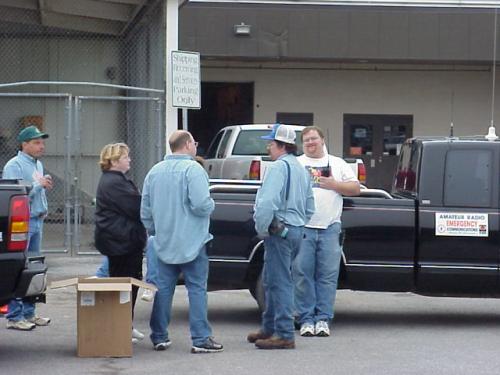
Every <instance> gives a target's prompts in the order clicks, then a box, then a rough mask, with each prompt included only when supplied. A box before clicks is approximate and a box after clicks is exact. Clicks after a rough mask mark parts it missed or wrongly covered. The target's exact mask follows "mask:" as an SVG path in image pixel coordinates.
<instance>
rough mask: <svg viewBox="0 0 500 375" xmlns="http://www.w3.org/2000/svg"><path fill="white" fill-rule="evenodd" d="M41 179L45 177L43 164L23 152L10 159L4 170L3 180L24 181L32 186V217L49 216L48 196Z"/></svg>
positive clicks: (30, 195)
mask: <svg viewBox="0 0 500 375" xmlns="http://www.w3.org/2000/svg"><path fill="white" fill-rule="evenodd" d="M40 177H43V165H42V162H41V161H40V160H37V159H35V158H33V157H31V156H29V155H28V154H26V153H24V152H22V151H19V152H18V153H17V156H15V157H13V158H12V159H10V160H9V161H8V162H7V164H5V166H4V168H3V174H2V178H6V179H18V180H24V181H26V182H28V183H30V184H31V191H30V194H29V197H30V216H31V217H40V216H43V215H46V214H47V196H46V195H45V188H44V187H43V186H42V185H40V183H39V178H40Z"/></svg>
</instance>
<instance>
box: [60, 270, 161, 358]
mask: <svg viewBox="0 0 500 375" xmlns="http://www.w3.org/2000/svg"><path fill="white" fill-rule="evenodd" d="M132 285H135V286H138V287H141V288H145V289H150V290H153V291H156V290H157V289H156V287H155V286H154V285H152V284H148V283H145V282H142V281H140V280H137V279H134V278H132V277H107V278H84V277H78V278H73V279H67V280H61V281H54V282H53V283H52V284H51V286H50V287H51V288H52V289H56V288H63V287H68V286H75V287H76V290H77V355H78V357H131V356H132V307H131V306H132V294H131V291H132Z"/></svg>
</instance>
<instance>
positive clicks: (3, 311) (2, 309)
mask: <svg viewBox="0 0 500 375" xmlns="http://www.w3.org/2000/svg"><path fill="white" fill-rule="evenodd" d="M8 312H9V306H8V305H3V306H0V314H1V315H7V313H8Z"/></svg>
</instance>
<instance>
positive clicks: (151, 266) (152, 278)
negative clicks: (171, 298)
mask: <svg viewBox="0 0 500 375" xmlns="http://www.w3.org/2000/svg"><path fill="white" fill-rule="evenodd" d="M153 238H154V237H153V236H149V238H148V243H147V245H146V267H147V269H146V282H147V283H150V284H153V285H156V273H157V272H158V271H157V269H158V257H157V256H156V253H155V249H154V245H153Z"/></svg>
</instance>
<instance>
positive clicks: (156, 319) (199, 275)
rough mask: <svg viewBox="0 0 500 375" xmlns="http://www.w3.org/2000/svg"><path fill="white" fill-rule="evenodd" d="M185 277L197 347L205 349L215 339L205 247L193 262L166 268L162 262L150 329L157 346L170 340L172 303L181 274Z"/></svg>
mask: <svg viewBox="0 0 500 375" xmlns="http://www.w3.org/2000/svg"><path fill="white" fill-rule="evenodd" d="M181 272H182V273H183V275H184V281H185V283H186V288H187V290H188V297H189V328H190V330H191V340H192V342H193V345H202V344H203V343H205V341H206V340H207V339H208V338H209V337H210V336H212V328H211V327H210V324H209V323H208V317H207V278H208V256H207V252H206V248H205V246H203V247H202V249H201V250H200V254H199V255H198V256H197V257H196V258H195V259H194V260H192V261H191V262H189V263H183V264H166V263H163V262H162V261H161V260H160V259H158V264H157V275H156V286H157V287H158V291H157V292H156V295H155V301H154V303H153V311H152V312H151V319H150V321H149V326H150V327H151V335H150V338H151V341H152V342H153V344H157V343H159V342H163V341H166V340H168V331H167V328H168V325H169V323H170V318H171V312H172V299H173V297H174V292H175V286H176V284H177V279H178V278H179V274H180V273H181Z"/></svg>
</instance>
